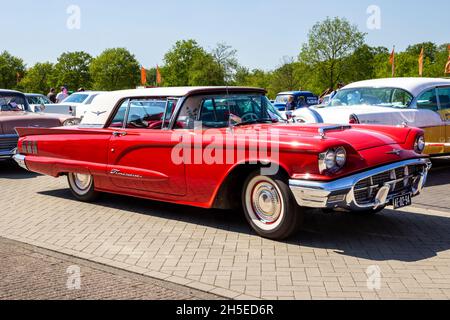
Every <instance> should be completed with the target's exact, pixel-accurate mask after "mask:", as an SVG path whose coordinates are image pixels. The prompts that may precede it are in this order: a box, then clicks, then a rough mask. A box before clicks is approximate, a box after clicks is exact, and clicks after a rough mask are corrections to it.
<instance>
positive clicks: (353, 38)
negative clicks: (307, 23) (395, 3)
mask: <svg viewBox="0 0 450 320" xmlns="http://www.w3.org/2000/svg"><path fill="white" fill-rule="evenodd" d="M364 38H365V34H364V33H362V32H360V31H358V28H357V27H356V26H355V25H351V24H350V22H348V21H347V20H346V19H341V18H334V19H331V18H327V19H326V20H324V21H322V22H318V23H316V24H315V25H314V26H313V27H312V29H311V30H310V31H309V33H308V41H307V43H305V44H304V45H303V46H302V48H301V52H300V56H299V58H300V60H301V61H303V62H304V63H306V64H308V65H310V66H313V67H314V68H315V69H316V72H318V73H320V75H319V77H320V78H321V79H323V80H324V81H326V83H327V85H328V87H330V88H333V87H335V85H336V84H337V82H338V81H339V79H340V78H341V77H342V76H343V74H344V72H345V71H346V70H347V69H348V67H349V65H348V58H349V57H350V56H351V55H352V54H354V52H355V51H356V49H358V48H359V47H361V46H362V45H363V44H364Z"/></svg>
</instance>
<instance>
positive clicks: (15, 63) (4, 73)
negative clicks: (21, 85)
mask: <svg viewBox="0 0 450 320" xmlns="http://www.w3.org/2000/svg"><path fill="white" fill-rule="evenodd" d="M24 73H25V64H24V62H23V60H22V59H20V58H17V57H14V56H13V55H11V54H10V53H9V52H7V51H3V52H2V53H1V54H0V88H2V89H15V88H17V84H18V81H19V80H20V78H21V77H23V75H24Z"/></svg>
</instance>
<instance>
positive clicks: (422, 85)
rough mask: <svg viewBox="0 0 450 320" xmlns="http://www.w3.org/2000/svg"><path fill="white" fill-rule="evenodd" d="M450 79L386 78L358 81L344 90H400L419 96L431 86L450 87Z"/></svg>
mask: <svg viewBox="0 0 450 320" xmlns="http://www.w3.org/2000/svg"><path fill="white" fill-rule="evenodd" d="M449 85H450V79H443V78H385V79H374V80H365V81H358V82H354V83H351V84H349V85H348V86H345V87H344V88H343V89H354V88H391V87H392V88H400V89H403V90H406V91H408V92H409V93H411V94H412V95H413V96H415V97H416V96H417V95H419V94H420V93H422V92H423V91H424V90H426V89H427V88H429V87H430V86H449Z"/></svg>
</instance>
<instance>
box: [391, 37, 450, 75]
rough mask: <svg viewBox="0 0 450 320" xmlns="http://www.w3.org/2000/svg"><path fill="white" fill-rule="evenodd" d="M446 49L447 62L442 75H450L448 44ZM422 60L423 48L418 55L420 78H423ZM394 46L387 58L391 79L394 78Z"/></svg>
mask: <svg viewBox="0 0 450 320" xmlns="http://www.w3.org/2000/svg"><path fill="white" fill-rule="evenodd" d="M447 49H448V60H447V63H446V65H445V70H444V73H445V74H446V75H450V44H449V45H448V47H447ZM424 58H425V50H424V47H422V49H421V50H420V54H419V60H418V63H419V76H420V77H422V76H423V66H424ZM395 62H396V61H395V46H394V48H393V49H392V52H391V55H390V56H389V64H390V65H391V66H392V77H395V67H396V66H395Z"/></svg>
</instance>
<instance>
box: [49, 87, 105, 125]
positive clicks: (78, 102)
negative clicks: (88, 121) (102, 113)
mask: <svg viewBox="0 0 450 320" xmlns="http://www.w3.org/2000/svg"><path fill="white" fill-rule="evenodd" d="M100 93H102V92H101V91H84V92H76V93H73V94H71V95H70V96H68V97H67V98H66V99H64V100H63V101H61V103H59V104H55V105H54V106H55V107H58V105H60V106H61V107H62V108H65V107H67V106H68V107H70V110H72V113H73V115H74V116H75V117H77V118H80V119H82V118H83V117H84V115H85V114H86V112H87V111H89V109H90V107H91V104H92V101H93V100H94V99H95V97H97V96H98V95H99V94H100Z"/></svg>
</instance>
